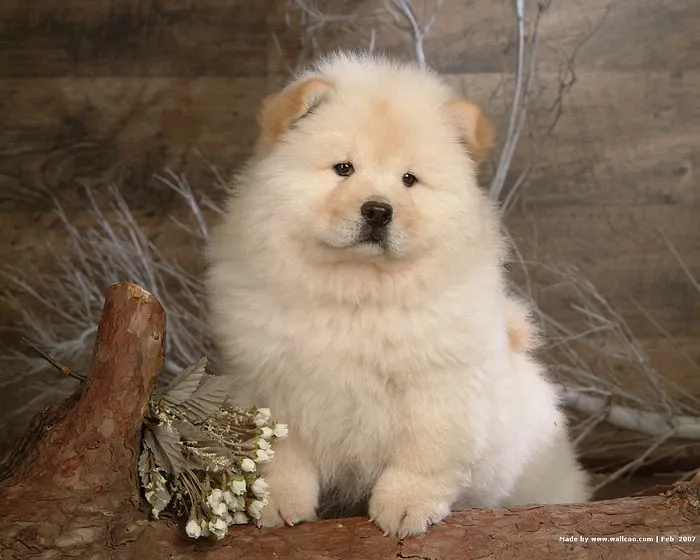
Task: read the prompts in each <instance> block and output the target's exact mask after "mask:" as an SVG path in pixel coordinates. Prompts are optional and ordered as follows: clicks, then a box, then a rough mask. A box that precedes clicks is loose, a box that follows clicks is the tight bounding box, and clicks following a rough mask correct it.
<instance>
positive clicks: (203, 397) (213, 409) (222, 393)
mask: <svg viewBox="0 0 700 560" xmlns="http://www.w3.org/2000/svg"><path fill="white" fill-rule="evenodd" d="M232 381H233V380H232V378H231V377H229V376H215V375H207V376H206V377H205V379H204V380H203V381H202V384H201V386H200V387H199V388H198V389H197V390H196V391H195V392H194V394H193V395H192V396H191V397H190V398H189V399H187V400H186V401H183V402H181V403H180V404H179V405H178V410H180V411H182V412H184V413H185V414H187V417H188V418H189V419H190V420H191V421H192V422H203V421H205V420H206V419H207V418H211V417H212V416H215V415H216V414H217V412H218V411H219V409H220V408H221V407H222V406H223V404H224V402H226V399H227V398H228V396H229V393H230V391H231V385H232Z"/></svg>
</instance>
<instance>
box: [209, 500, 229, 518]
mask: <svg viewBox="0 0 700 560" xmlns="http://www.w3.org/2000/svg"><path fill="white" fill-rule="evenodd" d="M211 511H212V513H214V515H218V516H219V517H223V516H224V515H226V514H227V513H228V506H227V505H226V504H225V503H224V502H219V503H217V504H215V505H214V507H212V508H211Z"/></svg>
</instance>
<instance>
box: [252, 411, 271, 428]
mask: <svg viewBox="0 0 700 560" xmlns="http://www.w3.org/2000/svg"><path fill="white" fill-rule="evenodd" d="M271 417H272V413H271V412H270V409H269V408H259V409H258V411H257V412H256V413H255V418H254V419H253V420H254V422H255V425H256V426H257V427H258V428H261V427H263V426H264V425H265V424H267V423H268V422H269V421H270V418H271Z"/></svg>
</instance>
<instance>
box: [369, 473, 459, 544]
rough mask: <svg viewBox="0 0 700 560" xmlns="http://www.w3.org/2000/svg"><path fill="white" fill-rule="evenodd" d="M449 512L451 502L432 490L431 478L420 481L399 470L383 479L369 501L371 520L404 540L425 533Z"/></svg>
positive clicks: (387, 474)
mask: <svg viewBox="0 0 700 560" xmlns="http://www.w3.org/2000/svg"><path fill="white" fill-rule="evenodd" d="M416 482H418V483H416ZM449 513H450V502H449V501H447V500H444V499H442V498H441V497H440V496H439V495H436V493H435V491H434V490H433V491H432V492H431V487H430V482H429V481H427V480H424V481H416V480H415V477H414V476H412V475H408V474H406V475H404V474H402V473H400V472H398V471H395V472H393V473H389V472H387V473H385V474H383V475H382V476H381V477H380V478H379V480H378V481H377V484H376V485H375V487H374V490H373V491H372V497H371V499H370V502H369V518H370V520H372V521H374V523H376V525H377V526H378V527H379V528H380V529H381V530H382V531H384V535H385V536H393V537H399V538H400V539H402V538H404V537H407V536H409V535H420V534H422V533H425V532H426V531H427V530H428V527H429V526H430V525H432V524H433V523H437V522H439V521H442V520H443V519H444V518H445V517H446V516H447V515H448V514H449Z"/></svg>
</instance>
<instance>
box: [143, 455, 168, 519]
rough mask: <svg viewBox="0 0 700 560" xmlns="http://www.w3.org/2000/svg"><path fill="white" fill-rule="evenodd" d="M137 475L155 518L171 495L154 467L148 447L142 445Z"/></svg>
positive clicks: (161, 476)
mask: <svg viewBox="0 0 700 560" xmlns="http://www.w3.org/2000/svg"><path fill="white" fill-rule="evenodd" d="M139 476H140V478H141V485H142V486H143V488H144V490H145V496H146V500H147V501H148V503H149V504H150V505H151V508H152V509H151V513H152V514H153V517H155V518H156V519H157V518H158V515H159V514H160V512H161V511H163V510H164V509H165V508H166V507H168V504H169V503H170V500H171V499H172V495H171V494H170V492H169V491H168V488H167V486H166V483H165V478H164V477H163V475H162V474H161V473H160V472H159V471H158V470H157V469H156V465H155V460H154V458H153V455H152V454H151V452H150V450H149V448H148V447H144V450H143V451H142V452H141V457H140V458H139Z"/></svg>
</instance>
